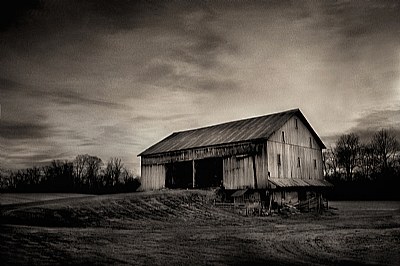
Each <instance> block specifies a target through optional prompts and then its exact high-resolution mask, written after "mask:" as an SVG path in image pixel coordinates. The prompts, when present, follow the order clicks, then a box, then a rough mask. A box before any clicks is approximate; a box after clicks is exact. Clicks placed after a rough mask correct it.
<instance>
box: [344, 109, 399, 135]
mask: <svg viewBox="0 0 400 266" xmlns="http://www.w3.org/2000/svg"><path fill="white" fill-rule="evenodd" d="M356 122H357V125H356V126H355V127H354V128H352V130H351V131H352V132H355V133H356V134H358V135H359V136H360V138H361V139H364V140H368V139H370V138H371V137H372V136H373V134H375V133H376V132H378V131H379V130H381V129H386V130H389V131H390V132H391V133H392V134H393V135H394V136H395V137H396V138H397V140H399V141H400V109H397V110H376V111H371V112H368V113H367V114H365V115H363V116H362V117H360V118H359V119H357V120H356Z"/></svg>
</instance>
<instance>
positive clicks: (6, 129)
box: [0, 120, 49, 139]
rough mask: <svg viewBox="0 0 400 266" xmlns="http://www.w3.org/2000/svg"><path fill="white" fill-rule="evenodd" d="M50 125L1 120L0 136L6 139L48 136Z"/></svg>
mask: <svg viewBox="0 0 400 266" xmlns="http://www.w3.org/2000/svg"><path fill="white" fill-rule="evenodd" d="M48 135H49V127H48V126H46V125H44V124H41V123H27V122H18V121H4V120H0V137H2V138H5V139H37V138H46V137H48Z"/></svg>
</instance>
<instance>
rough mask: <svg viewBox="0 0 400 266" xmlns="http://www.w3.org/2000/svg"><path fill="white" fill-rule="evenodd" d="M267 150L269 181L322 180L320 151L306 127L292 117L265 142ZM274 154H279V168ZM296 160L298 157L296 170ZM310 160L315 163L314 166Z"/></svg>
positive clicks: (276, 155)
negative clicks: (285, 179)
mask: <svg viewBox="0 0 400 266" xmlns="http://www.w3.org/2000/svg"><path fill="white" fill-rule="evenodd" d="M296 119H297V129H296ZM282 131H283V132H285V142H284V143H283V142H282ZM310 138H311V146H310ZM267 150H268V155H269V156H268V169H269V171H270V176H271V178H301V179H321V178H323V169H322V151H321V148H320V146H319V145H318V143H317V142H316V141H315V139H314V137H313V136H312V134H311V132H310V131H309V130H308V128H307V127H306V126H305V125H304V124H303V123H302V122H301V120H300V119H299V118H297V117H296V116H294V117H292V118H291V119H289V120H288V122H287V123H286V124H285V125H284V126H283V127H282V128H281V129H280V130H278V131H276V132H275V133H274V134H273V135H272V136H271V137H270V138H269V139H268V141H267ZM278 154H280V155H281V165H280V166H279V165H278ZM298 158H300V167H298ZM314 160H316V167H315V164H314Z"/></svg>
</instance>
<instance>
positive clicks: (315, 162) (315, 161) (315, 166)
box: [314, 159, 317, 169]
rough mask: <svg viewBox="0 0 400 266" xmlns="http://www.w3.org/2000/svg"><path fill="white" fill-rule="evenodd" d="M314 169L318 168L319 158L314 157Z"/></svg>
mask: <svg viewBox="0 0 400 266" xmlns="http://www.w3.org/2000/svg"><path fill="white" fill-rule="evenodd" d="M314 169H317V160H315V159H314Z"/></svg>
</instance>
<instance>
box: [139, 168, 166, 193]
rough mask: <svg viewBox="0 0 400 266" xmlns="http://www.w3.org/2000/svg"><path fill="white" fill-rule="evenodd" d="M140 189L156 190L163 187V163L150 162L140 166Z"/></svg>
mask: <svg viewBox="0 0 400 266" xmlns="http://www.w3.org/2000/svg"><path fill="white" fill-rule="evenodd" d="M141 171H142V176H141V180H140V181H141V186H140V190H156V189H161V188H164V187H165V165H164V164H151V165H142V166H141Z"/></svg>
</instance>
